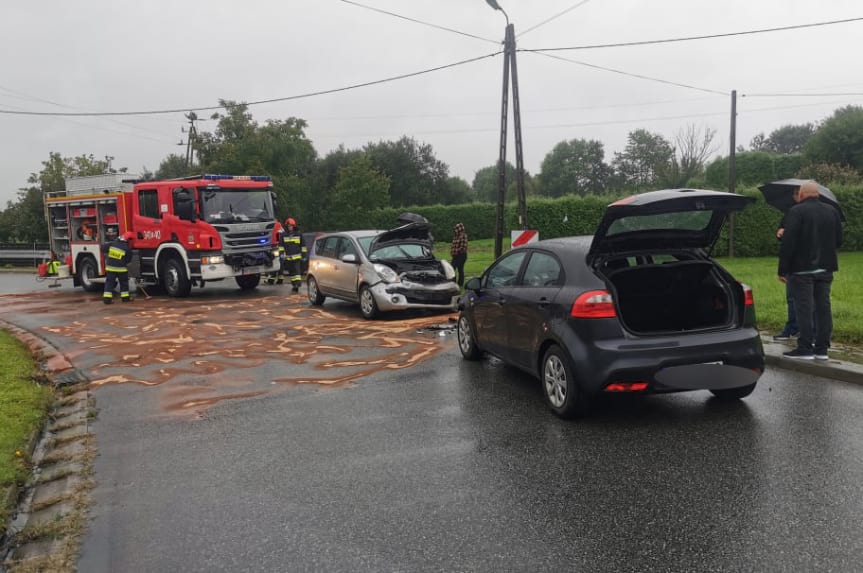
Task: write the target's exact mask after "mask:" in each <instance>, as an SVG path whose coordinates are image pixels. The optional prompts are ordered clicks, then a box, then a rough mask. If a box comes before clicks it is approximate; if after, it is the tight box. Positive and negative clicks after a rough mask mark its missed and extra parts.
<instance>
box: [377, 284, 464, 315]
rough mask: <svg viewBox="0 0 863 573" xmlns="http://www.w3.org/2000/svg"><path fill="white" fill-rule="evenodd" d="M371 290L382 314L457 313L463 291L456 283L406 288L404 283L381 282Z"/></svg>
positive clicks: (413, 285)
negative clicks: (415, 310)
mask: <svg viewBox="0 0 863 573" xmlns="http://www.w3.org/2000/svg"><path fill="white" fill-rule="evenodd" d="M370 290H371V291H372V294H373V295H374V297H375V302H376V303H377V305H378V310H380V311H381V312H387V311H392V310H407V309H411V308H430V309H438V310H448V311H456V310H457V309H458V301H459V298H461V289H459V288H458V286H457V285H456V284H455V283H441V284H438V285H420V284H418V283H413V284H412V285H411V286H405V285H404V284H403V283H385V282H379V283H377V284H375V285H372V286H371V287H370Z"/></svg>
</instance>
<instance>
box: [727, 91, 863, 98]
mask: <svg viewBox="0 0 863 573" xmlns="http://www.w3.org/2000/svg"><path fill="white" fill-rule="evenodd" d="M849 96H851V97H854V96H863V93H861V92H850V93H837V94H801V93H786V94H743V95H742V96H741V97H849Z"/></svg>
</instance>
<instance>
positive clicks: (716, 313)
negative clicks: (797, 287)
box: [598, 257, 738, 334]
mask: <svg viewBox="0 0 863 573" xmlns="http://www.w3.org/2000/svg"><path fill="white" fill-rule="evenodd" d="M637 259H639V258H638V257H634V258H632V259H626V258H618V259H610V260H606V261H604V262H603V263H602V264H601V265H600V266H599V268H598V271H599V273H600V274H601V275H602V276H603V277H604V278H605V279H606V282H607V283H608V285H609V290H610V292H611V294H612V296H613V298H614V300H615V301H616V303H617V309H618V313H619V317H620V321H621V322H622V323H623V325H624V327H626V328H627V329H628V330H630V331H631V332H635V333H644V334H646V333H657V334H658V333H666V332H681V331H689V330H693V331H694V330H705V329H713V328H722V327H725V326H728V325H730V324H731V323H732V322H733V321H734V320H736V316H737V313H735V312H734V309H735V302H734V301H735V300H736V298H738V297H735V295H734V294H733V293H734V292H735V291H734V286H737V285H731V284H729V283H728V281H727V280H726V279H725V278H723V275H722V273H720V272H719V269H718V268H716V266H715V265H714V263H713V262H711V261H709V260H678V261H670V262H664V263H647V264H637V265H635V266H629V261H630V260H637ZM639 262H641V261H639Z"/></svg>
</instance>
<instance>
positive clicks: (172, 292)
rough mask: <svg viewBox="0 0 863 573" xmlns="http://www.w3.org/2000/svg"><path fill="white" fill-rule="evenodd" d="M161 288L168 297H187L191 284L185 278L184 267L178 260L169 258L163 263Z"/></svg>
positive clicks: (187, 278)
mask: <svg viewBox="0 0 863 573" xmlns="http://www.w3.org/2000/svg"><path fill="white" fill-rule="evenodd" d="M162 288H164V289H165V292H166V293H167V294H168V296H175V297H183V296H189V292H190V291H191V290H192V283H191V282H190V281H189V277H187V276H186V267H185V266H184V265H183V262H182V261H181V260H180V259H178V258H176V257H171V258H169V259H168V260H167V261H165V266H164V268H163V271H162Z"/></svg>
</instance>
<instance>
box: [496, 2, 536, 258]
mask: <svg viewBox="0 0 863 573" xmlns="http://www.w3.org/2000/svg"><path fill="white" fill-rule="evenodd" d="M486 2H487V3H488V5H489V6H491V7H492V8H494V9H495V10H499V11H500V12H502V13H503V15H504V17H505V18H506V34H505V36H504V42H503V46H504V48H503V94H502V96H501V111H500V155H499V157H498V162H497V170H498V171H497V222H496V227H495V236H494V256H495V258H497V257H499V256H500V255H501V254H502V253H503V210H504V203H505V202H506V143H507V123H508V121H509V75H510V72H512V104H513V124H514V127H515V163H516V189H517V192H518V224H519V227H520V228H522V229H525V228H527V203H526V199H525V191H524V157H523V153H522V139H521V103H520V101H519V97H518V66H517V65H516V58H515V26H513V24H510V22H509V16H507V14H506V12H504V10H503V8H501V7H500V5H499V4H498V3H497V0H486Z"/></svg>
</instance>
